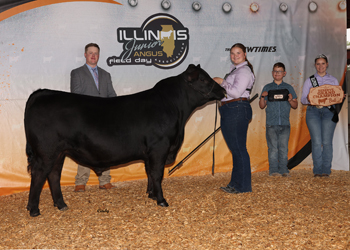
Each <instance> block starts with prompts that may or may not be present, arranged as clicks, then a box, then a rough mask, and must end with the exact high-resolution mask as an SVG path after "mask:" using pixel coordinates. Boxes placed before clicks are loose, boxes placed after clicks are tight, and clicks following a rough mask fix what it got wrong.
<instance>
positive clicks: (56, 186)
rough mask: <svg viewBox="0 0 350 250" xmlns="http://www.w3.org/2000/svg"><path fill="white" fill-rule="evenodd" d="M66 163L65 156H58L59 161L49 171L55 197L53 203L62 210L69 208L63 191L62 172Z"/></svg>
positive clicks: (52, 193) (53, 196) (50, 183)
mask: <svg viewBox="0 0 350 250" xmlns="http://www.w3.org/2000/svg"><path fill="white" fill-rule="evenodd" d="M63 163H64V156H60V157H58V160H57V162H56V163H55V165H54V167H53V169H52V170H51V172H50V173H49V175H48V177H47V179H48V181H49V185H50V190H51V195H52V199H53V204H54V206H55V207H57V208H58V209H59V210H61V211H65V210H67V209H68V206H67V205H66V203H64V200H63V195H62V191H61V184H60V181H61V174H62V168H63Z"/></svg>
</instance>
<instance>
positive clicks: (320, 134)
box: [306, 106, 336, 174]
mask: <svg viewBox="0 0 350 250" xmlns="http://www.w3.org/2000/svg"><path fill="white" fill-rule="evenodd" d="M332 117H333V113H332V112H331V111H330V110H329V109H328V108H327V107H323V108H321V109H318V108H316V107H315V106H308V107H307V110H306V124H307V127H308V128H309V132H310V136H311V146H312V160H313V163H314V168H313V173H314V174H330V173H331V168H332V159H333V135H334V130H335V126H336V123H335V122H333V121H332Z"/></svg>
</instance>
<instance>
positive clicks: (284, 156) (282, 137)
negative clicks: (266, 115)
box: [266, 125, 290, 174]
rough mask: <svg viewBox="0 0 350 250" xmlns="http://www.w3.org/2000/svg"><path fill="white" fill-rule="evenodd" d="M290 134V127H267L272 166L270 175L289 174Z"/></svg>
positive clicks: (270, 163) (269, 155)
mask: <svg viewBox="0 0 350 250" xmlns="http://www.w3.org/2000/svg"><path fill="white" fill-rule="evenodd" d="M289 134H290V126H289V125H273V126H269V125H266V141H267V147H268V157H269V165H270V167H269V174H273V173H279V174H285V173H289V170H288V167H287V164H288V141H289Z"/></svg>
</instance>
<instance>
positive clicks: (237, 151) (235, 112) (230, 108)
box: [219, 101, 252, 192]
mask: <svg viewBox="0 0 350 250" xmlns="http://www.w3.org/2000/svg"><path fill="white" fill-rule="evenodd" d="M219 111H220V115H221V131H222V134H223V136H224V139H225V141H226V144H227V146H228V148H229V149H230V150H231V153H232V160H233V168H232V174H231V181H230V183H229V184H228V186H229V187H233V188H235V189H236V190H237V191H238V192H251V191H252V181H251V178H252V177H251V169H250V158H249V154H248V151H247V132H248V125H249V121H250V120H251V119H252V108H251V106H250V104H249V101H236V102H230V103H227V104H225V105H223V106H221V107H220V108H219Z"/></svg>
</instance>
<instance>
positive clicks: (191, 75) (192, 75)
mask: <svg viewBox="0 0 350 250" xmlns="http://www.w3.org/2000/svg"><path fill="white" fill-rule="evenodd" d="M193 66H194V65H193ZM194 69H196V68H194ZM194 69H192V70H188V69H187V70H186V72H185V79H186V81H187V82H193V81H195V80H197V79H198V77H199V71H198V70H194Z"/></svg>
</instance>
